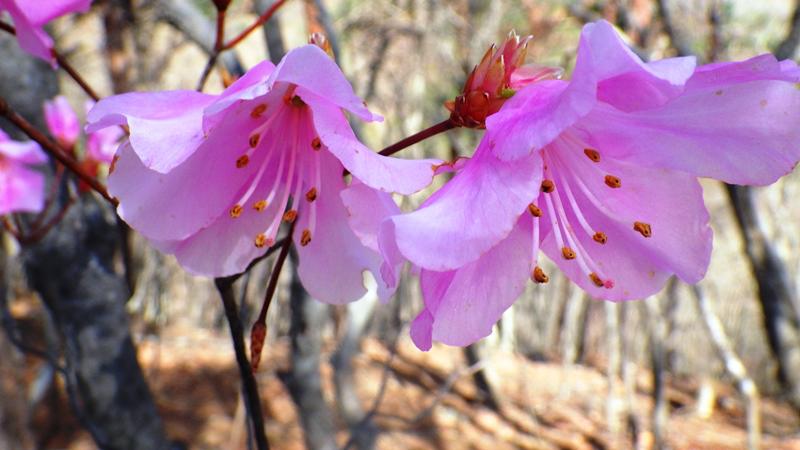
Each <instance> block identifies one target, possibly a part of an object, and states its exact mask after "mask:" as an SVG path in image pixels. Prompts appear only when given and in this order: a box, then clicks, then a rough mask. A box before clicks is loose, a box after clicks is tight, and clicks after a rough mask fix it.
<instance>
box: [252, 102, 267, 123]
mask: <svg viewBox="0 0 800 450" xmlns="http://www.w3.org/2000/svg"><path fill="white" fill-rule="evenodd" d="M266 110H267V104H266V103H261V104H260V105H258V106H256V107H255V108H253V109H252V110H251V111H250V117H252V118H253V119H258V118H259V117H261V114H264V111H266Z"/></svg>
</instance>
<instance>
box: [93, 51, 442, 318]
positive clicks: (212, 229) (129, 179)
mask: <svg viewBox="0 0 800 450" xmlns="http://www.w3.org/2000/svg"><path fill="white" fill-rule="evenodd" d="M343 110H346V111H349V112H350V113H351V114H353V115H354V116H355V117H358V118H359V119H361V120H366V121H372V120H380V117H379V116H376V115H374V114H372V113H371V112H370V111H369V110H368V109H367V108H366V107H365V106H364V105H363V104H362V101H361V100H360V99H359V98H358V97H357V96H356V95H355V94H354V93H353V90H352V88H351V86H350V84H349V83H348V82H347V80H346V79H345V77H344V75H343V74H342V73H341V71H340V70H339V68H338V67H337V66H336V64H335V63H334V62H333V60H331V58H329V57H328V56H327V55H326V54H325V52H324V51H323V50H321V49H320V48H319V47H317V46H314V45H307V46H305V47H301V48H298V49H295V50H293V51H291V52H289V53H288V54H287V55H286V57H284V59H283V60H282V61H281V63H280V64H279V65H278V66H277V67H275V66H273V65H272V64H271V63H270V62H268V61H265V62H263V63H261V64H259V65H257V66H256V67H254V68H253V69H251V70H250V71H249V72H248V73H247V74H245V75H244V76H243V77H242V78H241V79H239V80H238V81H236V82H235V83H234V84H232V85H231V86H230V87H229V88H227V89H226V90H225V91H224V92H223V93H222V94H220V95H206V94H202V93H197V92H193V91H172V92H157V93H130V94H123V95H118V96H115V97H110V98H107V99H103V100H101V101H100V102H99V103H98V104H97V105H96V106H95V107H94V108H93V109H92V110H91V111H90V112H89V116H88V119H89V123H90V125H89V127H87V129H88V130H89V131H92V132H94V131H96V130H98V129H100V128H103V127H108V126H117V125H121V124H126V125H127V126H128V127H129V128H130V137H129V139H128V140H127V141H126V142H125V143H124V144H123V145H122V147H121V148H120V150H119V153H118V157H119V158H118V160H117V161H116V163H115V164H114V170H113V171H112V173H111V174H110V176H109V181H108V187H109V192H110V193H111V194H112V195H114V196H115V197H117V198H118V199H119V202H120V203H119V208H118V212H119V215H120V216H121V217H122V218H123V219H124V220H125V221H126V222H128V223H129V224H130V225H131V226H132V227H133V228H134V229H136V230H137V231H139V232H140V233H142V234H143V235H144V236H146V237H147V238H148V239H149V240H150V241H151V242H152V243H153V244H154V245H155V246H156V247H157V248H159V249H161V250H162V251H165V252H168V253H171V254H174V255H175V256H176V257H177V259H178V261H179V262H180V263H181V264H182V265H183V266H184V267H185V268H186V269H188V270H189V271H191V272H194V273H197V274H202V275H208V276H217V277H218V276H226V275H231V274H234V273H238V272H241V271H243V270H244V269H245V268H246V267H247V265H248V264H249V263H250V262H251V261H252V260H253V259H254V258H256V257H258V256H260V255H262V254H263V253H264V252H265V251H266V250H267V248H268V247H269V246H271V245H273V243H274V242H275V241H276V239H277V238H278V231H279V228H280V227H281V223H282V222H295V233H294V241H295V243H296V244H297V249H298V254H299V257H300V265H299V269H298V270H299V274H300V277H301V279H302V281H303V284H304V286H305V288H306V289H307V290H308V292H309V293H310V294H311V295H312V296H314V297H315V298H318V299H320V300H323V301H326V302H330V303H342V302H347V301H352V300H355V299H358V298H359V297H361V296H362V295H363V294H364V293H365V292H366V291H365V289H364V286H363V279H362V272H363V271H364V270H369V271H372V272H373V273H375V274H376V279H378V280H379V294H380V295H381V297H382V298H387V297H388V296H389V295H390V294H391V289H390V288H388V287H387V286H386V284H385V283H383V282H380V280H381V277H380V276H378V275H377V274H378V271H379V268H380V265H381V261H382V259H381V257H380V256H379V255H378V253H377V252H375V251H373V250H372V249H370V248H368V247H366V246H364V245H362V244H361V242H360V241H359V239H358V237H357V236H356V235H355V234H354V232H353V231H352V230H351V229H350V227H349V225H348V222H347V211H346V210H345V207H344V204H343V203H342V199H341V198H340V195H339V194H340V193H341V191H342V190H343V189H344V188H345V181H344V179H343V176H342V175H343V172H344V170H345V169H347V170H348V171H349V172H350V173H351V174H352V176H353V177H354V179H357V180H359V182H360V183H364V184H366V185H368V186H370V187H371V188H374V189H380V190H383V191H386V192H399V193H404V194H409V193H412V192H415V191H417V190H419V189H421V188H422V187H424V186H426V185H427V184H429V183H430V180H431V178H432V176H433V166H434V165H435V164H437V163H438V162H439V161H435V160H420V161H412V160H402V159H396V158H387V157H383V156H380V155H378V154H377V153H374V152H373V151H371V150H370V149H368V148H367V147H365V146H364V145H363V144H361V143H360V142H359V141H358V139H357V138H356V136H355V135H354V133H353V131H352V129H351V128H350V125H349V123H348V122H347V118H346V117H345V114H344V112H343Z"/></svg>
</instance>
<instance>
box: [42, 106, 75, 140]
mask: <svg viewBox="0 0 800 450" xmlns="http://www.w3.org/2000/svg"><path fill="white" fill-rule="evenodd" d="M44 120H45V122H46V123H47V128H48V129H49V130H50V134H52V135H53V136H54V137H55V138H56V139H57V140H58V141H59V142H60V143H62V145H64V146H65V147H66V148H67V149H69V148H71V147H72V146H73V145H75V142H76V141H77V140H78V136H79V135H80V132H81V125H80V122H79V121H78V116H77V114H75V111H74V110H73V109H72V106H70V104H69V102H68V101H67V98H66V97H64V96H63V95H59V96H58V97H56V98H54V99H53V100H52V101H49V102H44Z"/></svg>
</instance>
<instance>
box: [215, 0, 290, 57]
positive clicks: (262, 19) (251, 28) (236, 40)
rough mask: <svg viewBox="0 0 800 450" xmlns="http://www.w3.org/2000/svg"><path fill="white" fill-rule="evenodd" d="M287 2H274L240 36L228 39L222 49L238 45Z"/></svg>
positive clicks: (282, 0)
mask: <svg viewBox="0 0 800 450" xmlns="http://www.w3.org/2000/svg"><path fill="white" fill-rule="evenodd" d="M284 3H286V0H278V1H277V2H275V3H273V4H272V6H270V7H269V9H267V10H266V11H264V13H263V14H261V15H260V16H259V17H258V20H256V21H255V22H253V24H251V25H250V26H249V27H247V28H246V29H245V30H244V31H242V32H241V33H239V35H238V36H236V37H235V38H233V39H231V40H230V41H228V42H227V43H226V44H225V46H223V47H222V50H230V49H232V48H233V47H235V46H237V45H238V44H239V42H241V41H242V40H243V39H244V38H246V37H247V36H248V35H249V34H250V33H252V32H253V31H255V30H256V28H258V27H260V26H261V25H263V24H264V22H266V21H268V20H269V19H270V18H271V17H272V15H273V14H275V11H277V10H278V8H280V7H281V6H283V4H284Z"/></svg>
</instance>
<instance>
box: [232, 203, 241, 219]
mask: <svg viewBox="0 0 800 450" xmlns="http://www.w3.org/2000/svg"><path fill="white" fill-rule="evenodd" d="M241 215H242V205H234V206H233V208H231V217H233V218H234V219H235V218H237V217H239V216H241Z"/></svg>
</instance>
